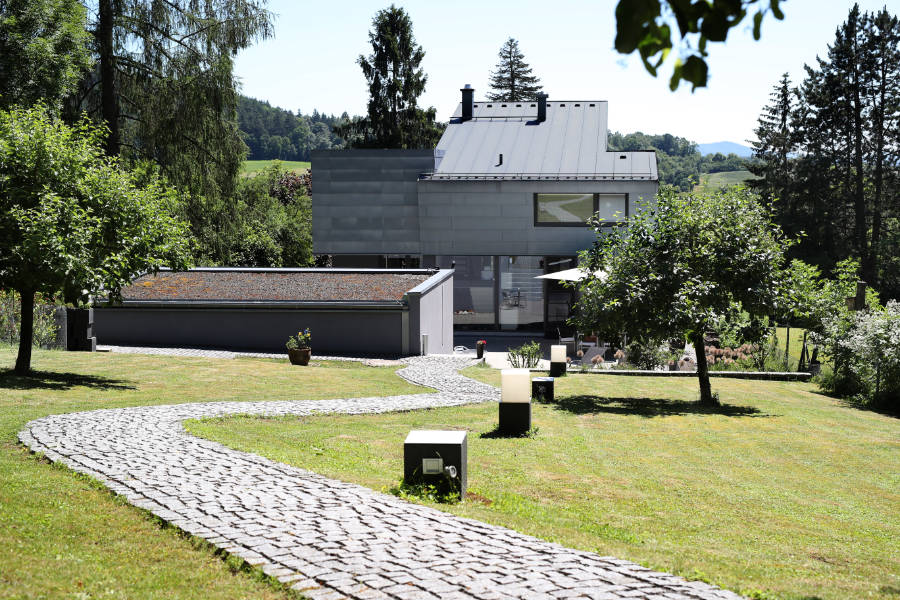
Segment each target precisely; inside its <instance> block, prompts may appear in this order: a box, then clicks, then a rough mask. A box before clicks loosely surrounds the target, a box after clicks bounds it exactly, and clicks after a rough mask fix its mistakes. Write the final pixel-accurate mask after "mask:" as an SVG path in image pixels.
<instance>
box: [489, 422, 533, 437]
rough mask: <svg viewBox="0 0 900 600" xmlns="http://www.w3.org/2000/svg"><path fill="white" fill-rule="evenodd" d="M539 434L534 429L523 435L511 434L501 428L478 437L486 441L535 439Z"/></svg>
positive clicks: (498, 427)
mask: <svg viewBox="0 0 900 600" xmlns="http://www.w3.org/2000/svg"><path fill="white" fill-rule="evenodd" d="M537 434H538V428H537V427H532V428H531V429H529V430H528V431H523V432H522V433H509V432H506V431H503V430H501V429H500V426H499V425H498V426H497V427H494V428H493V429H491V430H490V431H485V432H484V433H482V434H481V435H479V436H478V437H480V438H482V439H486V440H513V439H516V438H535V437H537Z"/></svg>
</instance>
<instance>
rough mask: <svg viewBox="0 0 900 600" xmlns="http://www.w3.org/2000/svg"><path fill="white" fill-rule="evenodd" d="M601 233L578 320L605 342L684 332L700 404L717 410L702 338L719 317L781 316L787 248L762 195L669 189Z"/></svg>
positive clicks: (585, 260) (596, 223)
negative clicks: (624, 223) (615, 229)
mask: <svg viewBox="0 0 900 600" xmlns="http://www.w3.org/2000/svg"><path fill="white" fill-rule="evenodd" d="M591 225H592V226H593V227H594V229H595V231H596V232H597V234H598V239H597V242H596V243H595V245H594V247H593V248H592V249H591V250H589V251H586V252H584V253H582V256H581V258H580V262H581V263H582V264H583V265H585V267H584V268H585V269H586V270H587V271H588V272H590V273H594V272H596V271H597V270H599V269H602V270H604V271H605V272H606V275H605V276H603V277H596V276H592V277H589V278H588V279H586V280H584V281H583V282H582V284H581V286H580V288H581V299H580V300H579V301H578V310H577V316H576V317H575V320H576V322H577V323H578V325H579V326H580V328H583V329H585V330H595V331H598V332H599V333H601V334H602V335H605V336H607V337H609V338H615V337H617V336H619V335H620V334H621V333H622V332H625V333H627V334H628V336H629V337H631V338H633V339H638V340H649V339H671V338H672V337H674V336H685V337H687V338H688V339H689V341H690V342H691V344H692V345H693V346H694V349H695V350H696V352H697V376H698V379H699V383H700V402H701V403H704V404H714V403H716V399H715V397H714V396H713V394H712V390H711V388H710V384H709V372H708V366H707V361H706V352H705V349H704V335H705V334H706V332H707V331H709V330H710V328H711V326H712V325H713V324H714V323H716V322H717V321H718V320H719V319H720V318H721V317H722V316H724V315H727V314H729V313H732V312H734V311H735V310H742V311H744V312H746V313H747V314H748V315H750V317H752V318H756V319H761V318H763V317H765V316H768V315H771V314H774V313H776V312H778V310H779V304H780V302H781V301H782V300H781V299H782V298H783V297H784V292H783V289H784V287H785V281H786V274H785V268H784V264H785V257H784V251H785V250H786V248H787V247H788V246H789V245H790V242H788V241H787V240H786V239H785V238H784V236H783V235H782V234H781V231H780V230H779V229H778V227H777V226H775V225H774V224H773V223H772V221H771V215H770V213H769V211H768V209H766V208H765V207H764V206H763V204H761V203H760V202H759V200H758V198H757V196H756V195H754V194H753V193H752V192H750V191H748V190H746V189H744V188H731V189H728V190H725V191H720V192H716V193H711V194H696V193H686V194H680V195H679V194H678V193H676V192H675V190H674V189H672V188H671V187H668V186H664V187H662V188H661V189H660V192H659V194H658V196H657V201H656V203H655V204H653V203H644V204H643V205H642V206H641V209H640V210H639V211H638V212H637V214H635V215H633V216H631V217H629V221H628V227H627V228H624V229H622V230H621V234H619V233H609V232H608V228H607V227H603V223H602V221H600V220H598V219H597V217H594V219H592V221H591Z"/></svg>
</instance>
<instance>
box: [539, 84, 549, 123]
mask: <svg viewBox="0 0 900 600" xmlns="http://www.w3.org/2000/svg"><path fill="white" fill-rule="evenodd" d="M537 105H538V114H537V122H538V123H543V122H544V121H546V120H547V94H545V93H544V92H541V93H540V94H538V95H537Z"/></svg>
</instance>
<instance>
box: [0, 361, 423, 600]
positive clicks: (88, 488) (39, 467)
mask: <svg viewBox="0 0 900 600" xmlns="http://www.w3.org/2000/svg"><path fill="white" fill-rule="evenodd" d="M14 360H15V354H14V352H13V350H12V349H10V348H8V347H0V365H2V368H0V598H16V599H18V598H42V599H51V598H76V599H93V598H110V599H113V598H142V599H144V598H159V599H170V598H192V599H199V598H203V599H207V598H212V599H239V598H248V599H249V598H254V599H257V598H261V599H276V598H292V597H295V594H293V593H291V592H289V591H287V590H286V589H284V588H280V587H279V586H277V585H273V584H272V583H271V582H266V581H264V578H263V577H262V576H261V575H260V572H259V571H252V572H250V573H249V576H248V573H246V572H244V571H248V569H247V568H246V567H245V566H243V565H241V563H240V561H237V560H228V561H223V560H222V559H221V558H219V557H217V556H216V555H215V554H214V552H213V551H212V549H211V547H209V546H207V545H205V544H203V543H200V542H199V541H198V540H196V539H190V538H187V537H184V536H182V535H180V534H179V533H178V532H177V531H176V530H175V529H174V528H171V527H162V526H161V523H160V522H158V521H155V520H154V519H152V518H148V514H149V513H144V512H143V511H140V510H138V509H137V508H134V507H132V506H129V505H127V504H126V503H125V502H124V501H122V500H120V499H118V498H116V497H114V496H113V495H112V494H111V493H110V492H108V491H106V490H105V488H102V487H101V486H100V485H99V484H98V483H96V482H94V481H92V480H91V479H89V478H87V477H83V476H80V475H76V474H74V473H73V472H71V471H69V470H67V469H65V468H64V467H59V466H56V465H50V464H48V463H47V462H46V461H42V460H39V459H38V458H37V457H35V456H34V455H32V454H30V453H29V452H28V451H27V450H25V449H24V448H23V447H22V446H20V445H19V444H18V443H17V441H16V433H17V432H18V431H20V430H21V429H23V428H24V427H25V424H26V423H27V422H28V421H30V420H31V419H36V418H38V417H42V416H45V415H48V414H53V413H63V412H72V411H82V410H93V409H99V408H113V407H122V406H134V405H150V404H170V403H180V402H206V401H217V400H246V401H259V400H301V399H324V398H334V397H353V396H380V395H386V394H404V393H419V392H423V391H428V390H426V389H425V388H421V387H416V386H413V385H410V384H408V383H406V382H404V381H403V380H401V379H400V378H399V377H397V376H396V375H394V373H393V371H394V369H392V368H390V367H387V368H371V367H365V366H362V365H360V364H358V363H336V362H335V363H321V366H310V367H292V366H290V365H288V364H287V361H274V360H252V359H247V360H222V359H203V358H175V357H162V356H141V355H127V354H101V353H96V354H91V353H78V352H52V351H40V350H37V351H35V358H34V363H33V366H34V369H35V370H36V371H37V373H36V374H35V375H34V376H33V377H27V378H24V377H18V376H15V375H13V374H12V373H11V372H10V371H9V370H6V367H8V366H11V365H12V364H13V363H14ZM314 362H315V359H314Z"/></svg>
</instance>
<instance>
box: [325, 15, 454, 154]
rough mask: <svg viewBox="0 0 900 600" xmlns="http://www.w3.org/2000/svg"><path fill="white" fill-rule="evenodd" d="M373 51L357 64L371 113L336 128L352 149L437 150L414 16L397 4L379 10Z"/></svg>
mask: <svg viewBox="0 0 900 600" xmlns="http://www.w3.org/2000/svg"><path fill="white" fill-rule="evenodd" d="M369 42H370V43H371V44H372V54H370V55H369V56H368V57H366V56H363V55H360V56H359V59H357V63H359V66H360V67H361V68H362V72H363V75H364V76H365V78H366V81H367V82H368V86H369V103H368V112H367V116H365V117H360V118H356V119H353V120H351V121H350V122H349V123H347V124H345V125H343V126H341V127H338V128H336V129H335V133H337V134H338V135H339V136H341V137H342V138H344V139H345V140H346V141H347V143H348V144H349V145H350V146H352V147H354V148H433V147H434V146H435V145H436V144H437V141H438V139H439V138H440V136H441V133H442V128H440V127H439V126H438V125H437V124H436V123H435V114H436V111H435V109H434V107H431V108H428V109H427V110H423V109H421V108H419V106H418V103H417V102H418V98H419V96H420V95H422V92H424V91H425V82H426V81H427V80H428V77H427V76H426V75H425V72H424V71H423V70H422V68H421V66H420V65H421V63H422V59H423V58H424V57H425V51H424V50H422V47H421V46H419V45H418V44H416V39H415V37H414V36H413V32H412V20H411V19H410V18H409V15H407V14H406V11H405V10H403V9H402V8H397V7H396V6H394V5H393V4H391V6H390V7H389V8H386V9H384V10H380V11H378V13H376V14H375V18H373V19H372V30H371V31H370V32H369Z"/></svg>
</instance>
